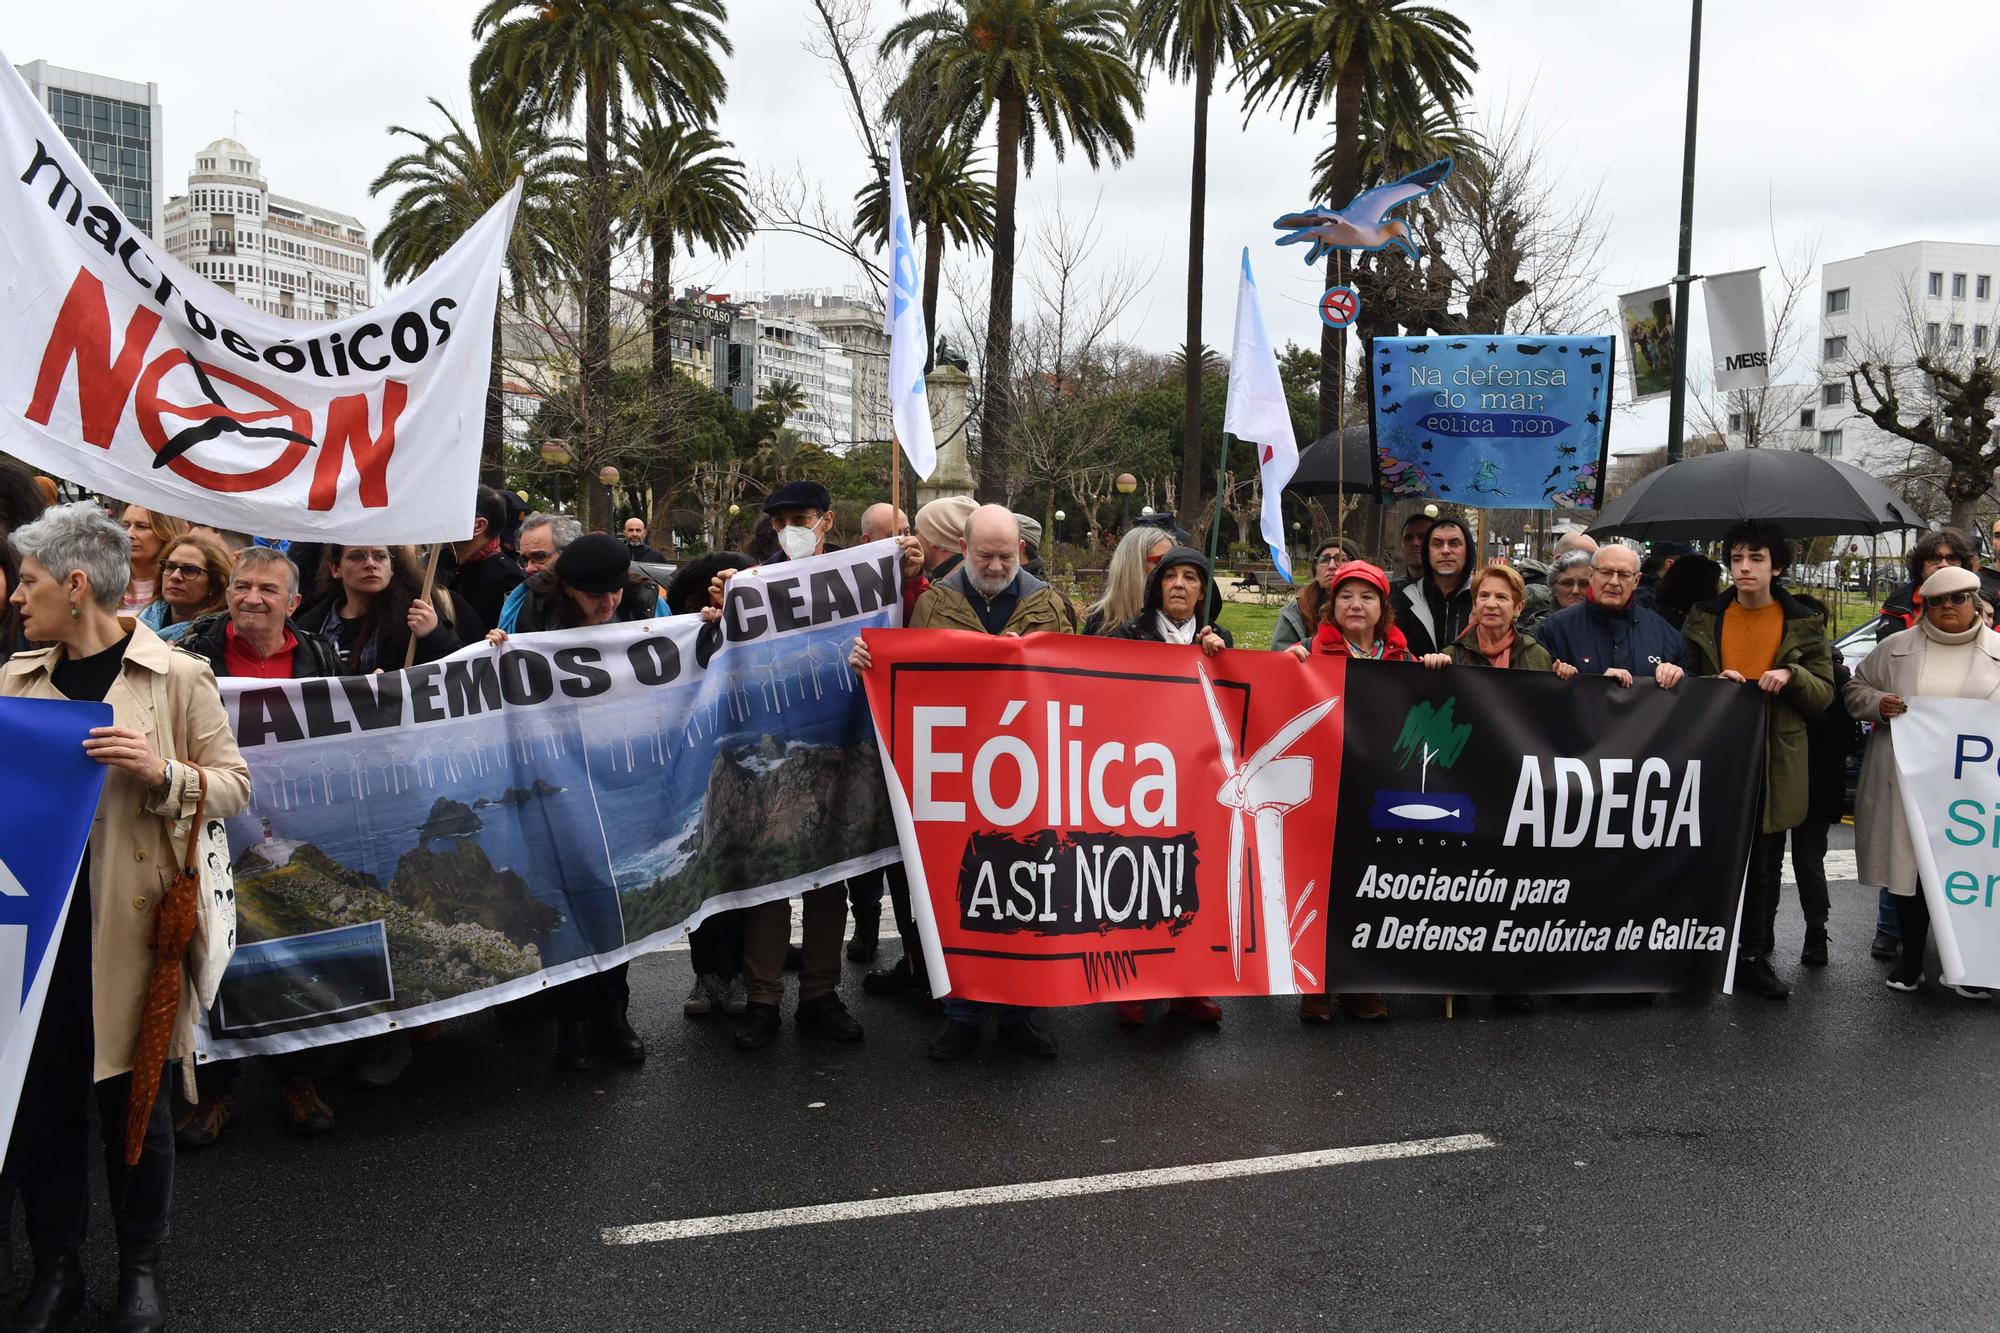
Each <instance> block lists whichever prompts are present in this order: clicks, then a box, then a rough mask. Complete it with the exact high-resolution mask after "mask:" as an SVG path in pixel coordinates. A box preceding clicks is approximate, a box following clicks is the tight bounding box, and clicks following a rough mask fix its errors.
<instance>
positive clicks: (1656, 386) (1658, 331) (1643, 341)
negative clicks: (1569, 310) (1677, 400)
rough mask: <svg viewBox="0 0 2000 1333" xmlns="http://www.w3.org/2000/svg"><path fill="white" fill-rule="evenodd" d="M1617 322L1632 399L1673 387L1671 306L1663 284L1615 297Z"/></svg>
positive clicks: (1672, 312)
mask: <svg viewBox="0 0 2000 1333" xmlns="http://www.w3.org/2000/svg"><path fill="white" fill-rule="evenodd" d="M1618 323H1619V324H1620V326H1622V327H1623V328H1624V330H1625V350H1626V353H1627V355H1628V364H1629V365H1630V366H1631V368H1632V401H1633V402H1635V403H1643V402H1645V401H1646V400H1647V399H1648V398H1658V397H1660V396H1661V395H1662V394H1666V393H1671V392H1672V391H1673V387H1674V305H1673V301H1672V300H1671V299H1670V298H1669V297H1668V295H1667V289H1666V288H1665V287H1648V288H1647V289H1646V290H1645V291H1643V292H1627V293H1625V294H1624V295H1623V296H1621V297H1619V298H1618Z"/></svg>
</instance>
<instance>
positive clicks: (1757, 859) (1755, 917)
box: [1736, 832, 1823, 958]
mask: <svg viewBox="0 0 2000 1333" xmlns="http://www.w3.org/2000/svg"><path fill="white" fill-rule="evenodd" d="M1784 866H1785V835H1784V834H1783V833H1782V832H1779V833H1760V834H1758V835H1757V837H1756V839H1755V840H1754V841H1753V842H1752V843H1751V844H1750V871H1749V874H1748V876H1747V877H1746V878H1745V880H1744V884H1743V934H1742V938H1741V939H1740V940H1739V941H1738V943H1737V946H1736V953H1737V956H1738V957H1742V958H1768V957H1770V956H1771V951H1772V950H1774V949H1776V948H1777V947H1778V878H1779V876H1780V874H1781V873H1782V872H1783V870H1784ZM1822 919H1823V918H1822Z"/></svg>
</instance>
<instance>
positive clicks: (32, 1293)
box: [9, 1250, 83, 1333]
mask: <svg viewBox="0 0 2000 1333" xmlns="http://www.w3.org/2000/svg"><path fill="white" fill-rule="evenodd" d="M81 1309H83V1264H82V1262H81V1261H79V1260H78V1259H77V1257H76V1251H75V1250H69V1251H66V1252H64V1253H62V1254H52V1255H41V1254H38V1255H36V1256H35V1279H34V1281H33V1282H32V1283H31V1284H30V1285H29V1287H28V1298H27V1299H26V1300H24V1301H22V1302H21V1308H20V1309H18V1310H16V1311H15V1312H14V1322H13V1324H11V1325H10V1326H9V1327H10V1328H12V1330H13V1333H44V1330H47V1329H52V1328H61V1327H62V1326H63V1325H64V1324H65V1323H67V1322H68V1321H69V1320H70V1318H71V1317H72V1316H74V1315H75V1314H76V1312H77V1311H79V1310H81Z"/></svg>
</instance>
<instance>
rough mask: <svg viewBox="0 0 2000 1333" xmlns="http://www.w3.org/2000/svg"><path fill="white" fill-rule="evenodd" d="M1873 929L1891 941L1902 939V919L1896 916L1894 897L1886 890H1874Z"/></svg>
mask: <svg viewBox="0 0 2000 1333" xmlns="http://www.w3.org/2000/svg"><path fill="white" fill-rule="evenodd" d="M1875 929H1876V930H1878V931H1880V932H1881V933H1882V934H1884V935H1887V936H1888V937H1889V938H1890V939H1892V940H1900V939H1902V938H1903V919H1902V918H1901V917H1900V916H1898V915H1897V914H1896V895H1895V894H1893V893H1891V892H1889V891H1888V890H1887V889H1877V890H1875Z"/></svg>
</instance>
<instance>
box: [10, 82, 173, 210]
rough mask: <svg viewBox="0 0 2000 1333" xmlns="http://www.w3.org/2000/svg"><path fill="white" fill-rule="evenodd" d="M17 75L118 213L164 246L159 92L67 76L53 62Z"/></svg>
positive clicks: (162, 133)
mask: <svg viewBox="0 0 2000 1333" xmlns="http://www.w3.org/2000/svg"><path fill="white" fill-rule="evenodd" d="M16 68H17V69H18V70H19V71H20V73H21V77H22V79H24V80H26V82H27V85H28V88H29V89H30V90H31V91H32V92H33V93H34V94H35V100H36V101H38V102H40V103H41V104H42V109H43V110H44V111H46V112H48V113H49V119H50V120H52V121H54V122H55V123H56V126H57V127H58V128H59V129H61V130H62V132H63V135H64V137H65V138H67V139H68V140H69V141H70V145H71V146H72V147H73V148H75V149H76V155H77V156H78V157H80V158H82V159H83V162H84V165H85V166H87V167H89V168H90V174H91V175H93V176H95V177H97V183H98V184H99V185H102V186H103V187H104V189H105V192H106V193H107V194H109V195H110V196H111V202H112V203H114V204H116V205H118V211H119V212H121V213H123V214H124V215H125V217H126V219H127V220H128V221H130V222H131V223H132V224H133V225H135V226H137V227H138V228H139V229H140V230H141V231H143V232H145V233H146V234H147V235H148V236H151V237H153V238H154V239H155V240H157V239H159V237H160V235H161V232H162V228H163V226H164V225H165V224H164V220H163V216H162V215H163V210H164V206H165V201H166V190H165V181H164V178H163V176H162V174H161V173H162V166H161V163H162V159H163V157H164V154H165V151H166V130H165V128H164V126H163V123H162V117H161V109H160V85H159V84H157V83H131V82H128V81H126V80H124V79H113V78H107V77H106V76H104V75H102V74H87V73H85V72H84V71H82V70H75V69H64V68H62V67H61V66H60V65H51V64H50V63H49V62H48V61H46V60H31V61H29V62H28V63H27V64H25V65H18V66H16Z"/></svg>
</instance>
